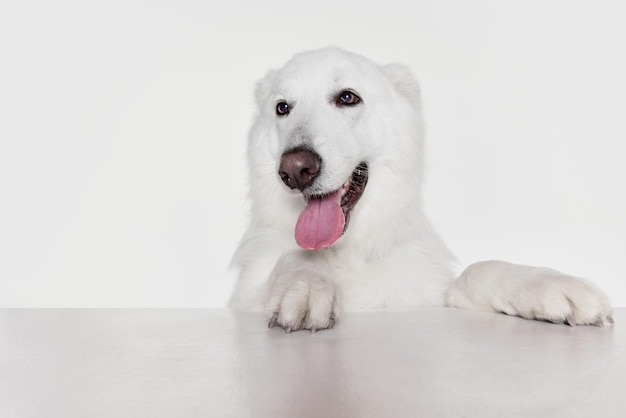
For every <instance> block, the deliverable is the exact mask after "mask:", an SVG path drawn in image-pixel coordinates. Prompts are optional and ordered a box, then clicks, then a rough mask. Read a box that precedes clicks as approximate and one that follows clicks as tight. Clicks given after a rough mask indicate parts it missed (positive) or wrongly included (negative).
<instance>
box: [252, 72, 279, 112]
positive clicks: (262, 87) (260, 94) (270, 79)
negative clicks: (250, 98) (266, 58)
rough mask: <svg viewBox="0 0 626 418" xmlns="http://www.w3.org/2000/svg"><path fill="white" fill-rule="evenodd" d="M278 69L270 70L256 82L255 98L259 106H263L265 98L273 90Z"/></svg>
mask: <svg viewBox="0 0 626 418" xmlns="http://www.w3.org/2000/svg"><path fill="white" fill-rule="evenodd" d="M277 73H278V71H277V70H270V71H269V72H268V73H267V74H265V77H263V78H262V79H261V80H259V81H258V82H257V83H256V88H255V89H254V98H255V100H256V104H257V106H261V105H262V104H263V102H264V101H265V100H267V96H268V95H269V94H270V92H271V91H272V86H273V84H274V80H275V79H276V74H277Z"/></svg>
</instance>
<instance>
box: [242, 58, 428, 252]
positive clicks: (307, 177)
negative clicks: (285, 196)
mask: <svg viewBox="0 0 626 418" xmlns="http://www.w3.org/2000/svg"><path fill="white" fill-rule="evenodd" d="M406 74H407V73H406V71H403V70H402V69H400V67H397V66H391V67H380V66H378V65H376V64H374V63H373V62H371V61H369V60H367V59H365V58H363V57H360V56H357V55H354V54H350V53H347V52H344V51H342V50H339V49H335V48H330V49H323V50H319V51H313V52H308V53H305V54H301V55H298V56H296V57H294V58H293V59H292V60H291V61H290V62H289V63H287V64H286V65H285V66H284V67H283V68H282V69H280V70H278V71H274V72H271V73H270V74H268V75H267V76H266V77H265V79H264V80H262V81H261V83H260V84H259V86H258V88H257V101H258V103H259V117H258V119H257V124H256V125H255V128H253V131H252V134H251V138H250V144H249V145H250V153H252V154H254V155H250V159H251V160H252V161H253V165H254V162H256V165H258V164H260V161H262V162H263V167H262V168H263V169H264V170H266V169H267V166H266V165H265V163H266V162H267V161H272V162H273V164H274V166H273V171H274V173H275V174H274V176H275V177H274V179H275V180H277V182H278V183H279V184H281V188H282V190H281V192H282V193H296V194H298V195H301V196H302V197H303V198H304V199H303V201H304V202H306V205H305V208H304V209H301V213H300V216H299V218H298V221H297V223H296V226H295V236H296V241H297V243H298V244H299V245H300V246H301V247H303V248H307V249H315V250H317V249H321V248H324V247H327V246H329V245H332V244H333V243H334V242H335V241H336V240H337V239H338V238H339V237H340V236H341V235H342V234H343V233H344V232H346V230H347V227H348V220H349V219H350V215H351V213H352V212H353V210H354V211H356V208H357V207H358V203H359V200H360V199H361V197H362V196H363V195H365V194H367V191H366V189H367V185H368V181H369V179H370V175H371V173H372V169H374V170H375V167H376V166H377V162H378V161H380V160H381V159H385V158H388V156H390V155H391V154H398V153H399V154H403V153H406V152H410V153H414V152H416V149H417V148H419V141H418V140H415V139H414V140H409V141H406V140H404V139H403V138H404V137H407V136H411V135H410V134H408V133H407V132H405V130H406V129H405V128H406V126H404V125H403V122H402V120H403V119H405V118H406V115H407V112H411V113H413V111H415V106H416V105H417V90H416V89H413V90H414V91H413V90H411V89H406V86H403V85H402V84H403V83H404V84H407V85H408V84H411V83H412V80H413V79H412V78H410V79H407V78H406ZM409 77H410V76H409ZM407 80H408V81H407ZM413 84H414V83H413ZM411 87H414V86H413V85H411ZM403 88H404V89H405V90H406V91H404V90H403ZM411 117H412V119H415V118H414V115H413V114H412V115H411ZM398 118H399V119H400V122H399V121H398ZM412 128H414V127H412ZM412 128H411V129H412ZM409 130H410V129H409ZM418 130H419V127H418ZM411 141H412V142H414V144H410V142H411ZM403 142H406V143H407V144H404V145H403ZM416 147H417V148H416ZM418 152H419V151H418ZM257 153H260V154H263V155H264V157H263V158H258V156H257V155H256V154H257ZM253 168H254V167H253ZM381 174H382V173H381ZM252 175H253V177H254V175H255V174H254V173H253V174H252Z"/></svg>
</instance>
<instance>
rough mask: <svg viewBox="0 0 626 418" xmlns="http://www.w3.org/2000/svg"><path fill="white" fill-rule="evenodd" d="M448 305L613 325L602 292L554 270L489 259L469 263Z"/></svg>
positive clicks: (562, 321) (556, 320)
mask: <svg viewBox="0 0 626 418" xmlns="http://www.w3.org/2000/svg"><path fill="white" fill-rule="evenodd" d="M447 304H448V306H454V307H457V308H462V309H473V310H484V311H492V312H501V313H504V314H507V315H514V316H521V317H522V318H526V319H537V320H541V321H549V322H554V323H558V324H567V325H571V326H574V325H597V326H606V325H613V323H614V322H613V311H612V309H611V304H610V303H609V299H608V297H607V296H606V294H605V293H604V292H602V291H601V290H600V289H598V288H597V287H596V286H595V285H593V284H592V283H591V282H589V281H587V280H584V279H581V278H578V277H573V276H570V275H567V274H564V273H561V272H559V271H556V270H552V269H547V268H542V267H531V266H522V265H518V264H512V263H506V262H503V261H497V260H490V261H482V262H478V263H475V264H472V265H471V266H469V267H468V268H466V269H465V271H464V272H463V273H462V274H461V276H460V277H459V278H458V279H457V281H456V282H455V283H454V284H453V285H452V286H451V287H450V289H449V290H448V294H447Z"/></svg>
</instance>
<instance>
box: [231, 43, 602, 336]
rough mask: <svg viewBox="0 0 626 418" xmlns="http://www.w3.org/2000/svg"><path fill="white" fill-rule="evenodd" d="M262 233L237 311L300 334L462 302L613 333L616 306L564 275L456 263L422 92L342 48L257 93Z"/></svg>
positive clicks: (277, 76) (392, 68)
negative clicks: (436, 191) (432, 171)
mask: <svg viewBox="0 0 626 418" xmlns="http://www.w3.org/2000/svg"><path fill="white" fill-rule="evenodd" d="M256 100H257V102H258V116H257V118H256V122H255V123H254V125H253V127H252V129H251V131H250V136H249V141H248V166H249V175H250V184H249V188H250V190H249V193H250V199H251V207H250V209H251V223H250V226H249V228H248V230H247V232H246V233H245V235H244V236H243V238H242V240H241V243H240V245H239V248H238V249H237V251H236V253H235V256H234V258H233V264H234V265H235V266H237V267H238V269H239V281H238V283H237V285H236V287H235V290H234V293H233V296H232V299H231V301H230V306H231V307H233V308H237V309H245V310H265V311H266V312H267V315H268V316H267V319H268V324H269V326H270V327H273V326H275V325H280V326H281V327H283V328H284V329H285V330H286V331H287V332H290V331H292V330H298V329H308V330H311V331H313V332H315V331H316V330H318V329H323V328H330V327H332V326H333V325H334V323H335V321H336V320H337V319H338V317H339V315H340V314H341V312H342V311H356V310H374V309H386V310H410V309H414V308H417V307H420V306H452V307H458V308H463V309H474V310H483V311H492V312H501V313H505V314H508V315H517V316H521V317H524V318H529V319H539V320H545V321H551V322H555V323H565V324H569V325H581V324H594V325H600V326H602V325H608V324H612V323H613V319H612V311H611V307H610V304H609V301H608V298H607V297H606V296H605V294H604V293H602V292H601V291H600V290H598V289H597V288H596V287H595V286H594V285H592V284H591V283H589V282H587V281H585V280H583V279H579V278H575V277H571V276H568V275H565V274H562V273H559V272H557V271H554V270H550V269H545V268H536V267H526V266H520V265H514V264H510V263H505V262H501V261H484V262H480V263H476V264H473V265H471V266H470V267H468V268H467V269H466V270H465V271H464V272H463V273H462V274H461V276H460V277H459V278H458V279H456V280H454V277H455V274H454V272H453V266H454V263H455V261H454V257H453V255H452V254H451V253H450V251H449V250H448V248H447V247H446V245H445V244H444V243H443V241H442V240H441V238H440V237H439V236H438V235H437V232H436V231H435V230H434V229H433V227H432V226H431V224H430V223H429V221H428V219H427V218H426V216H425V215H424V213H423V211H422V209H421V207H422V197H421V184H422V176H423V166H424V164H423V146H422V140H423V132H422V120H421V109H420V94H419V89H418V86H417V83H416V81H415V79H414V78H413V76H412V75H411V74H410V72H409V71H408V70H407V69H406V68H405V67H403V66H401V65H397V64H392V65H387V66H379V65H377V64H375V63H373V62H372V61H370V60H368V59H366V58H364V57H361V56H358V55H355V54H352V53H349V52H346V51H343V50H340V49H337V48H326V49H322V50H318V51H312V52H307V53H302V54H299V55H297V56H295V57H294V58H293V59H292V60H291V61H289V62H288V63H287V64H286V65H285V66H284V67H283V68H282V69H280V70H278V71H272V72H270V73H269V74H267V76H266V77H265V78H264V79H263V80H262V81H261V82H260V83H259V84H258V86H257V90H256Z"/></svg>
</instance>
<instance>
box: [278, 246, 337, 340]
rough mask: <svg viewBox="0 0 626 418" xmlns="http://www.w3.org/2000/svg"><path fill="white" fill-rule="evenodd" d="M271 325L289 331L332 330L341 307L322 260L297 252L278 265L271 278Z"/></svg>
mask: <svg viewBox="0 0 626 418" xmlns="http://www.w3.org/2000/svg"><path fill="white" fill-rule="evenodd" d="M270 283H271V287H270V297H269V302H268V306H267V315H268V326H269V327H270V328H272V327H274V326H276V325H280V326H281V327H283V328H284V329H285V331H287V332H291V331H296V330H299V329H308V330H311V332H316V331H317V330H320V329H326V328H332V327H333V325H334V324H335V321H336V320H337V316H338V314H339V309H338V307H339V304H338V298H337V292H336V289H335V284H334V283H333V282H332V280H331V273H330V271H329V269H328V267H327V266H326V263H325V262H324V261H323V259H322V258H321V257H319V256H318V255H317V254H315V253H313V252H305V251H296V252H293V253H289V254H286V255H284V256H283V257H281V258H280V260H278V262H277V263H276V267H275V268H274V270H273V271H272V275H271V277H270Z"/></svg>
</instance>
